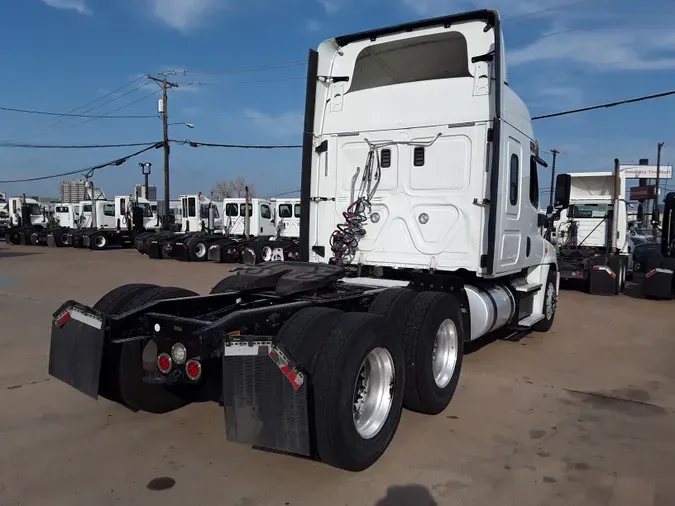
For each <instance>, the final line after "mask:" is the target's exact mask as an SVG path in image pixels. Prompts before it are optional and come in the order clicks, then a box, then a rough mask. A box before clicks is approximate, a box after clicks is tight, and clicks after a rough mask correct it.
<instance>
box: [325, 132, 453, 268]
mask: <svg viewBox="0 0 675 506" xmlns="http://www.w3.org/2000/svg"><path fill="white" fill-rule="evenodd" d="M440 136H441V134H440V133H439V134H437V135H436V136H435V137H434V138H433V139H432V140H431V141H429V142H412V141H384V142H377V143H375V142H371V141H369V140H368V139H365V138H364V141H365V142H366V144H368V154H367V156H366V164H365V168H364V170H363V175H362V176H361V184H360V186H359V189H358V192H357V191H356V183H357V181H358V179H359V174H360V173H361V168H360V167H357V168H356V173H355V174H354V177H353V178H352V186H351V196H350V202H351V204H350V205H349V207H348V208H347V210H346V211H345V212H343V213H342V217H343V218H344V223H340V224H338V225H337V228H336V230H335V231H334V232H333V234H332V235H331V237H330V248H331V251H332V253H333V256H332V257H331V259H330V262H331V263H333V264H335V265H341V266H342V265H345V264H350V263H351V262H352V261H353V260H354V258H355V257H356V252H357V250H358V246H359V241H360V240H361V239H362V238H363V237H364V236H365V235H366V229H365V223H366V221H368V216H369V215H370V211H371V208H372V204H371V202H372V198H373V196H374V195H375V192H376V191H377V188H378V187H379V185H380V181H381V179H382V167H381V165H380V157H379V155H378V151H379V150H380V149H382V148H386V147H388V146H394V145H407V146H419V147H425V148H426V147H430V146H431V145H433V144H434V143H435V142H436V141H437V140H438V138H439V137H440Z"/></svg>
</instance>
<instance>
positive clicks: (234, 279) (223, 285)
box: [210, 274, 246, 295]
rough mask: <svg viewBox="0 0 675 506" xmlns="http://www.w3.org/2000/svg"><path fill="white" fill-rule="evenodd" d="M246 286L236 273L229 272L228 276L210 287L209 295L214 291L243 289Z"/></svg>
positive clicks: (222, 291)
mask: <svg viewBox="0 0 675 506" xmlns="http://www.w3.org/2000/svg"><path fill="white" fill-rule="evenodd" d="M244 288H246V287H245V286H244V283H243V282H242V280H241V279H239V276H237V275H236V274H231V275H230V276H228V277H226V278H224V279H222V280H221V281H220V282H219V283H218V284H217V285H216V286H214V287H213V288H212V289H211V292H210V295H213V294H214V293H224V292H229V291H230V290H243V289H244Z"/></svg>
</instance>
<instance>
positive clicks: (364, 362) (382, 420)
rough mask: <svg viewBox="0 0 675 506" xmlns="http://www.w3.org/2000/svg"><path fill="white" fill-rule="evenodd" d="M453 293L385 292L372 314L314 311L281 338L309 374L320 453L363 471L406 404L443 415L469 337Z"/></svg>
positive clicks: (295, 318) (295, 321)
mask: <svg viewBox="0 0 675 506" xmlns="http://www.w3.org/2000/svg"><path fill="white" fill-rule="evenodd" d="M462 329H463V327H462V320H461V312H460V307H459V303H458V302H457V300H456V298H455V297H453V296H452V295H448V294H444V293H437V292H425V293H421V294H417V293H416V292H414V291H412V290H407V289H391V290H386V291H384V292H381V293H380V294H379V295H378V296H377V297H376V298H375V300H374V301H373V303H372V305H371V307H370V311H369V313H343V312H342V311H338V310H335V309H328V308H308V309H304V310H302V311H300V312H298V313H296V314H295V315H293V316H292V317H291V318H290V319H289V320H288V321H287V322H286V324H285V325H284V327H283V328H282V329H281V331H280V333H279V335H278V338H279V341H280V342H281V343H283V344H284V345H285V346H286V348H287V349H288V351H289V353H290V354H291V355H292V356H293V357H294V358H295V360H296V361H297V362H298V363H299V364H300V366H301V367H302V368H303V369H304V370H305V371H307V373H308V377H309V385H308V387H309V389H310V395H311V398H312V400H313V403H312V409H313V412H312V413H311V416H312V418H313V423H314V429H315V441H316V443H315V444H316V453H317V457H318V458H319V459H320V460H321V461H322V462H324V463H327V464H330V465H333V466H335V467H339V468H342V469H347V470H351V471H360V470H363V469H366V468H368V467H370V466H371V465H372V464H374V463H375V462H376V461H377V460H378V459H379V458H380V456H381V455H382V454H383V453H384V452H385V450H386V449H387V447H388V445H389V443H390V442H391V440H392V438H393V436H394V433H395V432H396V429H397V427H398V424H399V420H400V417H401V410H402V408H403V407H406V408H407V409H410V410H414V411H417V412H420V413H426V414H438V413H440V412H442V411H443V410H444V409H445V408H446V407H447V406H448V404H449V403H450V400H451V399H452V396H453V395H454V393H455V390H456V389H457V383H458V381H459V373H460V370H461V364H462V356H463V341H464V334H463V331H462Z"/></svg>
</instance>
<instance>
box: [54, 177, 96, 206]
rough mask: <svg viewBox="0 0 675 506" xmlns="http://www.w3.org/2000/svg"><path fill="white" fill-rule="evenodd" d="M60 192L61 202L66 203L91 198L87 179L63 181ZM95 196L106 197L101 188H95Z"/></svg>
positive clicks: (74, 202)
mask: <svg viewBox="0 0 675 506" xmlns="http://www.w3.org/2000/svg"><path fill="white" fill-rule="evenodd" d="M59 194H60V196H61V202H63V203H64V204H76V203H78V202H82V201H83V200H89V199H91V195H89V189H88V188H87V181H86V180H84V179H76V180H72V181H61V185H60V189H59ZM94 198H95V199H97V200H105V199H106V196H105V193H104V192H103V190H102V189H101V188H94Z"/></svg>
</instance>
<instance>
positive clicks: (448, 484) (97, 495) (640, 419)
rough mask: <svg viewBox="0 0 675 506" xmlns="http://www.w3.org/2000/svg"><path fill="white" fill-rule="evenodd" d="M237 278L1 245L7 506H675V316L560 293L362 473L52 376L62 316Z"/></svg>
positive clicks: (664, 308) (1, 424)
mask: <svg viewBox="0 0 675 506" xmlns="http://www.w3.org/2000/svg"><path fill="white" fill-rule="evenodd" d="M226 275H227V266H224V265H215V264H189V263H180V262H176V261H170V260H167V261H153V260H150V259H148V258H145V257H142V256H140V255H139V254H138V253H136V252H135V251H109V252H91V251H84V250H72V249H61V250H51V249H42V248H35V247H10V246H5V245H0V506H14V505H17V504H21V505H25V506H30V505H35V506H47V505H48V506H61V505H64V506H65V505H68V506H75V505H83V506H93V505H97V506H107V505H118V504H123V505H143V506H153V505H167V504H168V505H174V504H175V505H189V506H192V505H200V506H202V505H218V506H267V505H270V506H272V505H275V506H291V505H292V506H304V505H306V506H319V505H320V506H361V505H363V506H374V505H377V506H431V505H442V506H446V505H448V506H450V505H452V506H454V505H467V506H483V505H484V506H501V505H517V506H529V505H546V506H557V505H575V506H578V505H589V506H650V505H658V506H670V505H673V504H675V366H674V365H673V364H675V332H673V329H674V328H675V302H653V301H645V300H637V299H633V298H630V297H627V296H618V297H593V296H589V295H585V294H582V293H578V292H572V291H566V292H563V293H562V294H561V298H560V305H559V310H558V314H557V317H556V322H555V325H554V327H553V330H552V331H551V332H550V333H549V334H546V335H534V336H531V337H528V338H525V339H524V340H522V341H521V342H519V343H511V342H501V341H497V342H486V343H481V346H475V347H474V348H475V349H474V350H472V353H471V354H470V355H469V356H468V357H467V359H466V360H465V368H464V371H463V372H462V377H461V381H460V388H459V390H458V392H457V395H456V397H455V399H454V400H453V402H452V404H451V405H450V407H449V408H448V409H447V411H446V412H445V413H443V414H442V415H439V416H436V417H429V416H422V415H418V414H414V413H410V412H404V414H403V419H402V421H401V425H400V427H399V430H398V432H397V434H396V436H395V438H394V441H393V443H392V445H391V446H390V448H389V449H388V450H387V452H386V453H385V455H384V457H383V458H382V459H381V460H380V461H379V462H378V463H377V464H376V465H375V466H373V467H372V468H371V469H369V470H367V471H365V472H362V473H348V472H344V471H340V470H336V469H333V468H330V467H328V466H325V465H322V464H318V463H315V462H311V461H307V460H301V459H296V458H292V457H288V456H283V455H277V454H271V453H266V452H262V451H258V450H253V449H251V448H249V447H247V446H244V445H238V444H234V443H228V442H227V441H226V440H225V427H224V422H223V412H222V409H221V408H219V407H218V406H217V405H215V404H212V405H195V406H190V407H188V408H185V409H183V410H180V411H178V412H175V413H173V414H170V415H164V416H156V415H148V414H142V413H131V412H129V411H126V410H125V409H123V408H121V407H119V406H117V405H114V404H111V403H109V402H107V401H99V402H95V401H93V400H91V399H89V398H88V397H86V396H84V395H82V394H80V393H78V392H76V391H75V390H73V389H71V388H70V387H68V386H66V385H65V384H62V383H61V382H59V381H58V380H55V379H50V378H49V376H48V375H47V358H48V349H49V332H50V323H51V314H52V312H53V311H55V310H56V309H57V308H58V306H59V305H60V304H61V303H63V302H64V301H66V300H68V299H75V300H78V301H81V302H84V303H87V304H93V303H94V302H96V300H97V299H98V298H99V297H100V296H101V295H103V294H104V293H105V292H107V291H108V290H110V289H112V288H114V287H116V286H118V285H120V284H124V283H130V282H152V283H157V284H164V285H173V286H182V287H185V288H190V289H193V290H195V291H198V292H200V293H207V292H208V291H209V289H210V288H211V287H212V286H213V285H214V284H215V283H216V282H217V281H219V280H220V279H221V278H222V277H224V276H226ZM483 344H484V345H483Z"/></svg>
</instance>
